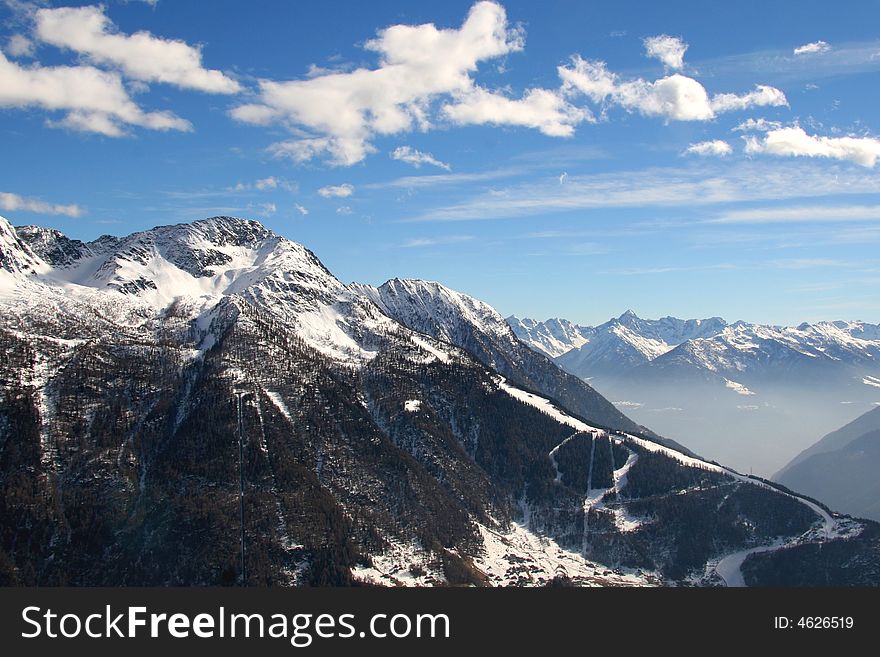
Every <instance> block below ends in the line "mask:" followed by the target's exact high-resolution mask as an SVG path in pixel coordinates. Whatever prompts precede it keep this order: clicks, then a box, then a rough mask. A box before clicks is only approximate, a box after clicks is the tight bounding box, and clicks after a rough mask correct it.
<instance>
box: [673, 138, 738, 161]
mask: <svg viewBox="0 0 880 657" xmlns="http://www.w3.org/2000/svg"><path fill="white" fill-rule="evenodd" d="M684 152H685V153H686V154H688V155H701V156H704V157H705V156H709V155H715V156H718V157H724V156H725V155H730V154H731V153H732V152H733V149H732V148H731V147H730V144H728V143H727V142H726V141H722V140H720V139H713V140H711V141H701V142H698V143H696V144H691V145H690V146H688V147H687V148H686V149H685V151H684Z"/></svg>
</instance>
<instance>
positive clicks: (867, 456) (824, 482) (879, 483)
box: [773, 407, 880, 521]
mask: <svg viewBox="0 0 880 657" xmlns="http://www.w3.org/2000/svg"><path fill="white" fill-rule="evenodd" d="M878 472H880V407H878V408H874V409H873V410H870V411H868V412H867V413H865V414H864V415H861V416H859V417H858V418H856V419H855V420H853V421H852V422H850V423H849V424H847V425H846V426H845V427H843V428H841V429H838V430H837V431H834V432H832V433H830V434H828V435H827V436H825V437H824V438H822V439H821V440H820V441H818V442H817V443H816V444H815V445H813V446H811V447H810V448H809V449H806V450H804V451H803V452H801V453H800V454H799V455H798V456H797V457H795V458H794V459H793V460H792V462H791V463H789V464H788V465H787V466H785V468H783V469H782V470H781V471H780V472H778V473H777V474H776V475H775V476H774V477H773V478H774V480H775V481H778V482H779V483H781V484H783V485H785V486H788V487H789V488H793V489H795V490H799V491H803V492H804V493H807V494H808V495H812V496H813V497H816V498H819V499H821V500H823V501H825V502H827V503H828V505H829V506H830V507H832V508H833V509H835V510H837V511H842V512H843V513H849V514H852V515H855V516H859V517H863V518H871V519H873V520H878V521H880V476H878Z"/></svg>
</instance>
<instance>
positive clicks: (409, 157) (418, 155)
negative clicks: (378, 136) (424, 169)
mask: <svg viewBox="0 0 880 657" xmlns="http://www.w3.org/2000/svg"><path fill="white" fill-rule="evenodd" d="M391 159H392V160H398V161H399V162H406V163H407V164H411V165H412V166H414V167H415V168H417V169H418V168H419V167H420V166H422V165H423V164H430V165H431V166H433V167H438V168H440V169H445V170H446V171H451V170H452V167H450V166H449V165H448V164H446V163H445V162H441V161H440V160H438V159H437V158H436V157H434V156H433V155H431V154H430V153H423V152H422V151H420V150H417V149H415V148H413V147H412V146H399V147H398V148H395V149H394V150H393V151H391Z"/></svg>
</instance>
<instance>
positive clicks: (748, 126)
mask: <svg viewBox="0 0 880 657" xmlns="http://www.w3.org/2000/svg"><path fill="white" fill-rule="evenodd" d="M781 127H782V123H780V122H779V121H768V120H767V119H752V118H748V119H746V120H745V121H743V122H742V123H740V124H739V125H737V126H736V127H733V128H731V132H737V131H739V132H769V131H770V130H778V129H779V128H781Z"/></svg>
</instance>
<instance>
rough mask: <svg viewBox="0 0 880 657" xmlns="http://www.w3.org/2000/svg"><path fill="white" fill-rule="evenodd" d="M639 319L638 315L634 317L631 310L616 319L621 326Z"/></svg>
mask: <svg viewBox="0 0 880 657" xmlns="http://www.w3.org/2000/svg"><path fill="white" fill-rule="evenodd" d="M639 319H640V317H639V316H638V315H636V314H635V313H634V312H633V311H632V310H627V311H626V312H625V313H623V314H622V315H621V316H620V317H618V318H617V321H618V322H620V323H621V324H624V325H626V324H629V323H631V322H635V321H638V320H639Z"/></svg>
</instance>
